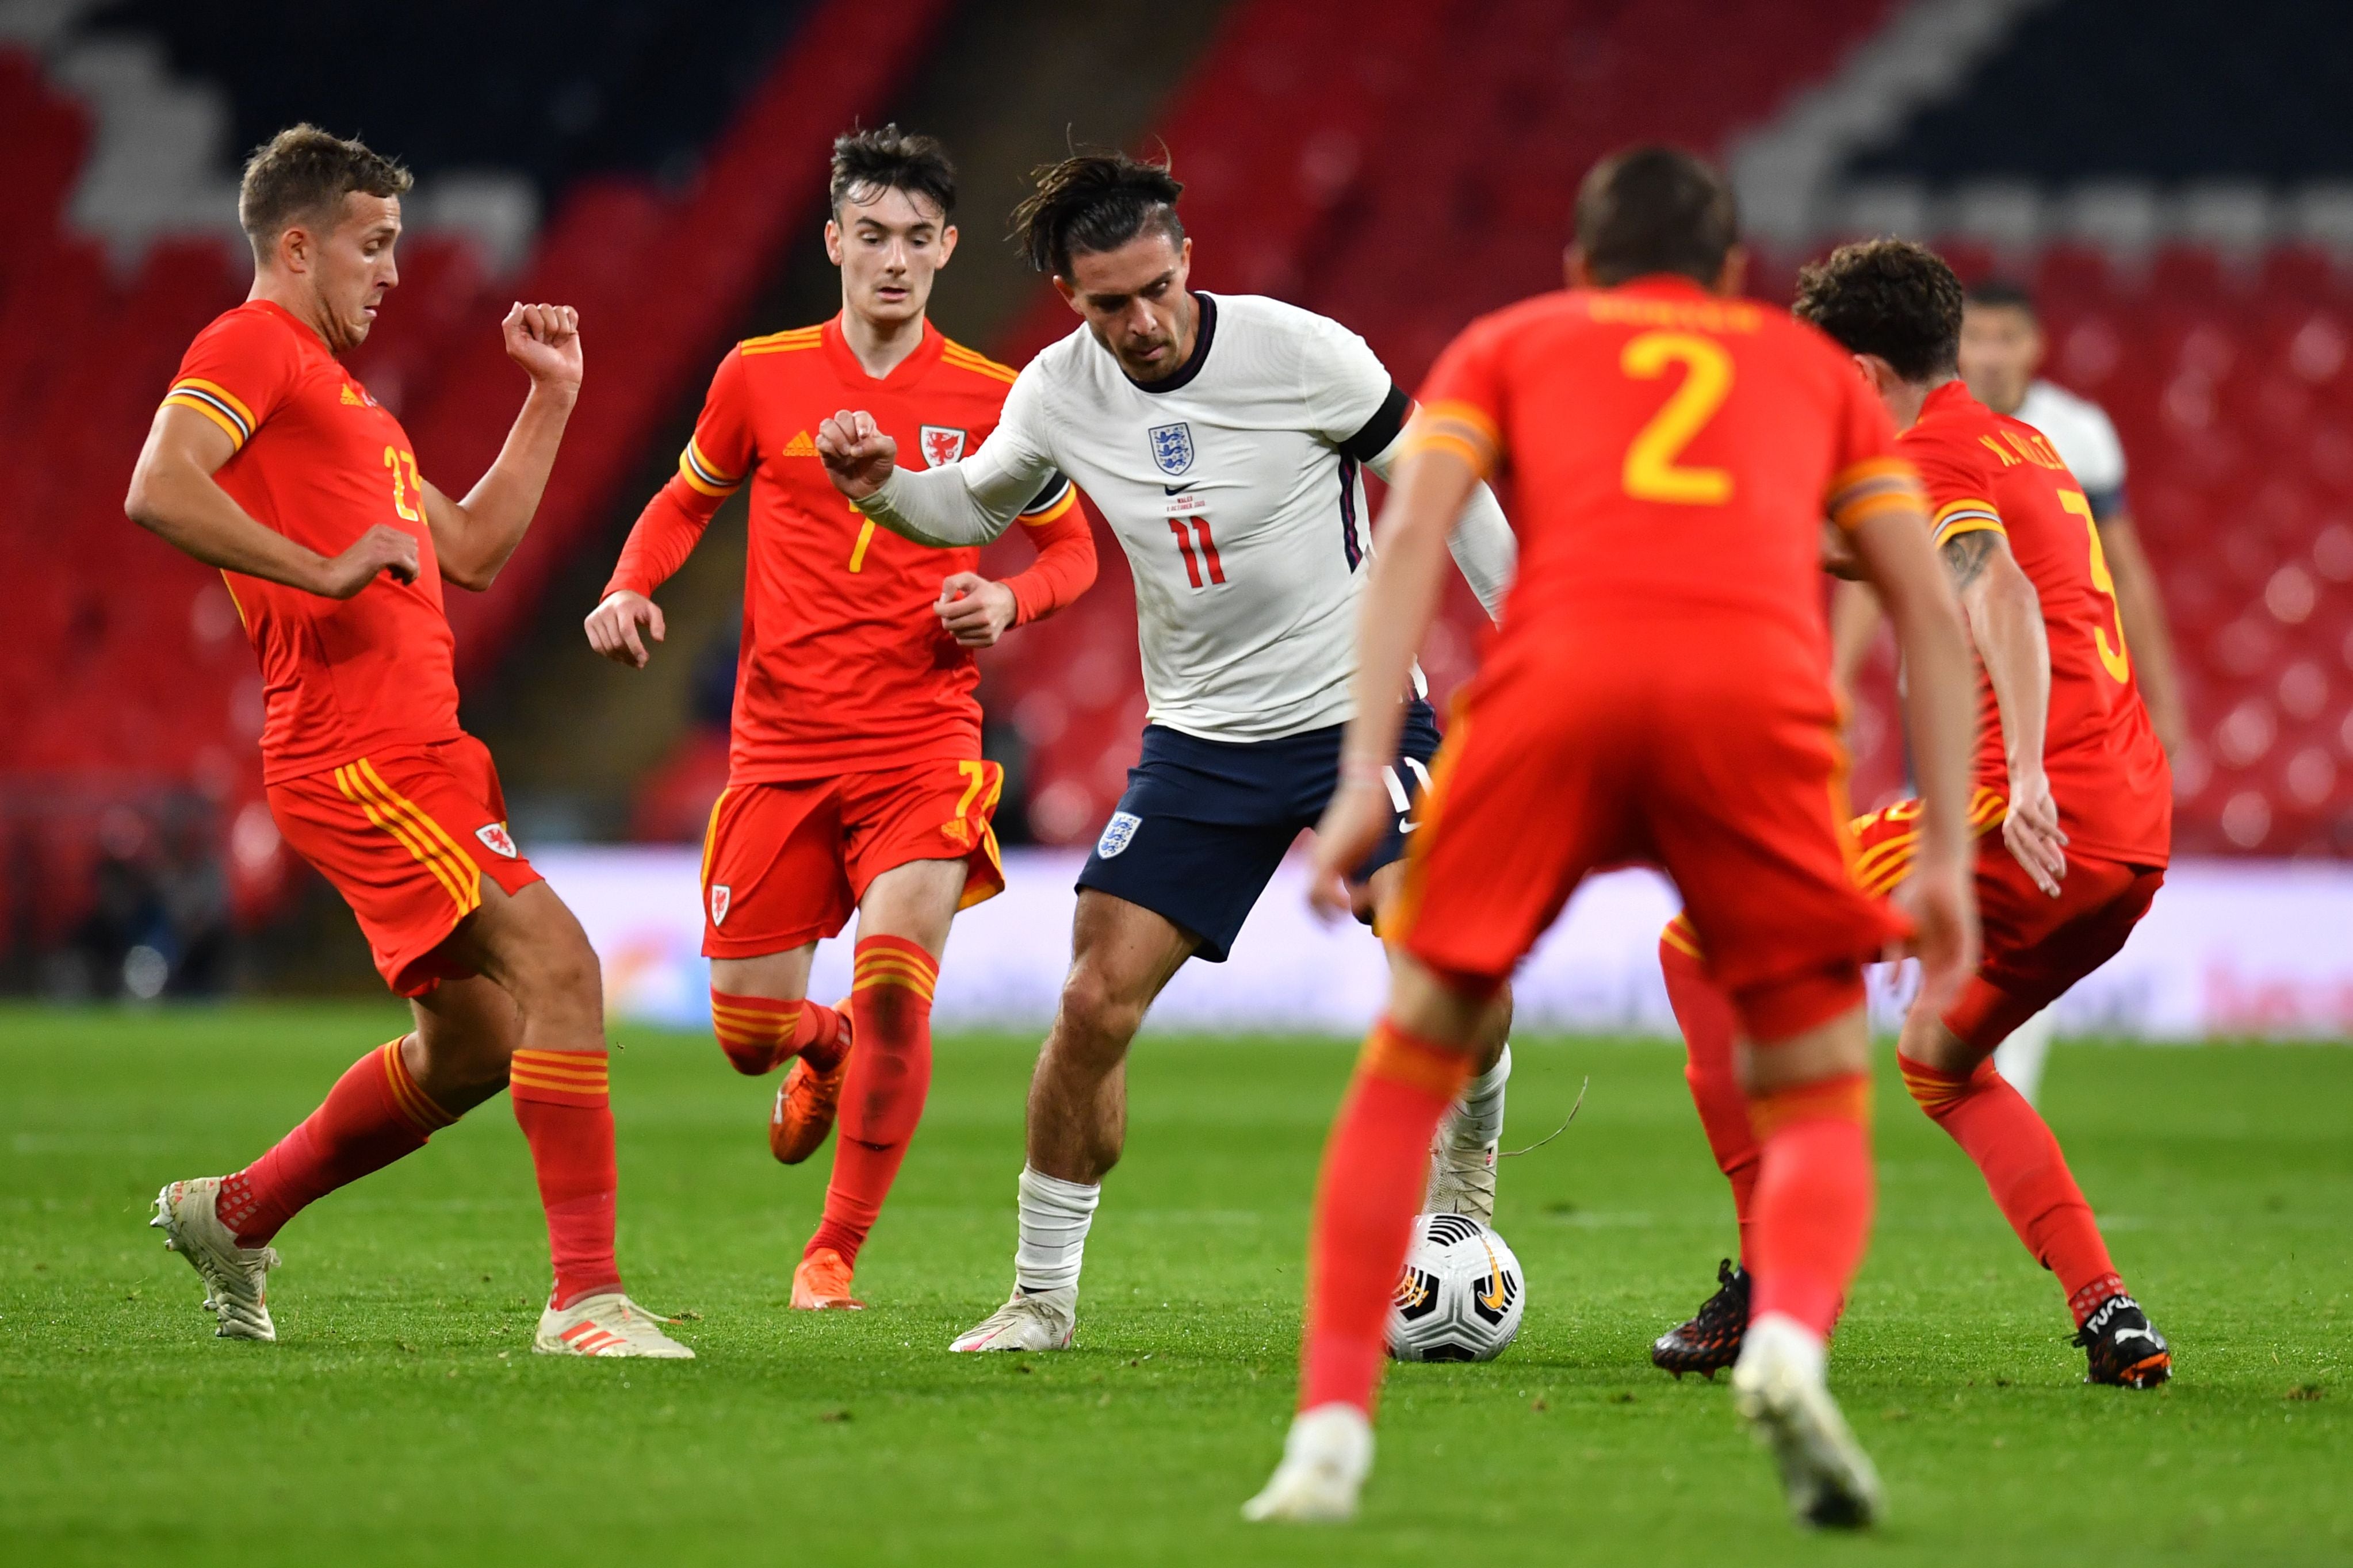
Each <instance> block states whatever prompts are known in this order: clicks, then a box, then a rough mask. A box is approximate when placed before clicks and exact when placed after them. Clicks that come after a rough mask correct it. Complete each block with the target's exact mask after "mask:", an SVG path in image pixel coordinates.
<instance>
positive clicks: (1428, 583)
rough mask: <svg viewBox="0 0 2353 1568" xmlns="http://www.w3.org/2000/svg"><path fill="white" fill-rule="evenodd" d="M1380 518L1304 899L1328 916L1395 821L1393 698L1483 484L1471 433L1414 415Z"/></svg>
mask: <svg viewBox="0 0 2353 1568" xmlns="http://www.w3.org/2000/svg"><path fill="white" fill-rule="evenodd" d="M1417 427H1418V429H1419V432H1420V433H1419V435H1416V434H1414V433H1412V432H1409V435H1408V437H1407V444H1406V449H1405V451H1404V453H1403V454H1402V455H1401V456H1400V458H1399V459H1398V466H1397V477H1396V480H1395V482H1394V484H1393V485H1392V486H1391V488H1390V491H1389V503H1388V509H1387V510H1386V511H1384V512H1383V514H1382V517H1381V531H1380V550H1379V552H1378V553H1377V554H1376V555H1375V556H1374V557H1373V563H1372V569H1371V574H1370V575H1369V576H1368V577H1367V578H1366V582H1365V595H1364V602H1363V604H1362V605H1360V606H1359V608H1358V611H1357V618H1356V682H1355V694H1354V695H1355V701H1356V717H1355V718H1353V719H1351V720H1349V721H1348V731H1347V738H1346V740H1345V742H1342V745H1341V751H1340V787H1339V788H1338V789H1337V790H1336V791H1335V792H1334V794H1333V796H1332V803H1331V805H1329V806H1327V807H1326V808H1325V809H1324V819H1323V820H1322V821H1321V822H1319V823H1317V824H1316V826H1315V845H1314V850H1313V852H1312V854H1311V858H1310V881H1309V885H1308V900H1309V901H1310V903H1312V904H1313V905H1314V909H1315V910H1316V911H1317V912H1318V913H1319V914H1321V915H1323V916H1324V917H1325V918H1326V919H1331V920H1336V919H1339V918H1341V917H1343V916H1345V915H1348V914H1350V913H1352V912H1353V910H1354V908H1355V901H1354V900H1353V899H1352V897H1351V895H1350V889H1349V887H1348V883H1347V870H1348V868H1350V867H1353V866H1357V865H1361V864H1362V863H1363V862H1364V860H1365V858H1366V856H1367V855H1369V854H1370V853H1371V852H1372V849H1373V847H1374V846H1375V845H1376V844H1377V843H1379V842H1380V838H1381V836H1382V834H1384V833H1386V832H1387V831H1388V827H1389V825H1390V823H1391V822H1392V821H1393V820H1395V816H1396V808H1395V807H1394V806H1393V805H1391V803H1390V801H1389V797H1388V786H1387V785H1386V784H1384V783H1383V782H1382V778H1381V770H1382V769H1383V768H1385V767H1387V766H1388V763H1389V760H1390V759H1391V758H1393V757H1395V756H1396V755H1397V746H1398V730H1399V727H1400V726H1401V725H1402V724H1403V722H1404V718H1405V710H1404V707H1403V704H1402V703H1401V702H1400V701H1399V698H1400V697H1401V696H1402V695H1403V693H1404V692H1405V691H1406V690H1407V689H1408V686H1409V682H1410V680H1411V679H1412V674H1413V658H1414V655H1415V653H1417V652H1418V651H1419V649H1420V647H1421V642H1422V638H1423V637H1426V636H1428V635H1429V632H1430V622H1431V620H1433V619H1434V618H1435V617H1436V616H1437V614H1438V604H1439V591H1440V585H1441V583H1442V580H1443V576H1444V573H1445V569H1446V560H1447V539H1448V535H1449V534H1450V533H1451V532H1452V531H1453V527H1454V520H1455V519H1456V518H1458V517H1460V516H1461V515H1462V507H1463V503H1464V502H1465V501H1467V500H1470V498H1471V494H1472V490H1473V489H1475V488H1476V487H1477V486H1478V485H1479V483H1480V474H1479V471H1478V468H1475V467H1473V464H1472V458H1471V457H1470V456H1468V455H1466V452H1467V451H1468V449H1469V448H1468V447H1467V446H1466V442H1467V441H1468V440H1469V439H1470V438H1471V437H1472V436H1477V437H1478V438H1479V439H1481V440H1483V436H1479V433H1476V432H1472V433H1470V435H1468V436H1466V434H1464V433H1461V432H1458V431H1456V430H1455V429H1454V428H1453V426H1452V424H1451V422H1448V421H1445V420H1443V419H1440V420H1434V421H1433V420H1428V419H1427V418H1426V416H1425V418H1424V419H1420V420H1417Z"/></svg>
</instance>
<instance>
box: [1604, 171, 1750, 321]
mask: <svg viewBox="0 0 2353 1568" xmlns="http://www.w3.org/2000/svg"><path fill="white" fill-rule="evenodd" d="M1739 238H1740V219H1739V213H1738V209H1737V208H1736V206H1735V205H1734V203H1733V199H1732V186H1731V185H1730V184H1729V183H1727V182H1726V181H1725V177H1724V176H1723V174H1719V173H1718V172H1717V171H1716V169H1715V165H1713V164H1711V163H1708V162H1707V160H1705V159H1704V158H1702V157H1700V156H1698V155H1697V154H1696V153H1686V152H1684V151H1683V149H1682V148H1680V147H1661V146H1646V147H1629V148H1627V149H1626V150H1625V151H1624V152H1622V153H1611V154H1610V155H1609V157H1607V158H1604V159H1602V160H1601V162H1599V163H1596V164H1594V165H1593V169H1592V172H1591V173H1590V174H1587V175H1586V176H1585V183H1584V184H1582V185H1579V186H1578V187H1577V250H1578V252H1579V253H1580V254H1581V255H1582V256H1583V257H1584V258H1585V269H1586V271H1587V272H1588V274H1590V275H1591V277H1592V279H1593V280H1594V281H1595V282H1596V283H1599V284H1600V285H1601V286H1602V287H1604V288H1609V287H1611V286H1613V285H1616V284H1620V283H1623V282H1625V281H1626V280H1627V279H1630V278H1644V277H1648V276H1650V275H1651V274H1653V273H1660V272H1671V273H1675V274H1678V275H1680V276H1682V277H1684V278H1689V279H1693V280H1694V282H1698V283H1702V284H1707V285H1713V284H1714V283H1715V280H1716V279H1717V278H1718V277H1720V276H1721V275H1722V274H1723V271H1724V258H1725V257H1726V256H1729V255H1730V254H1731V253H1732V247H1733V246H1734V245H1736V244H1737V243H1738V242H1739Z"/></svg>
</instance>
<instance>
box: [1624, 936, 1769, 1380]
mask: <svg viewBox="0 0 2353 1568" xmlns="http://www.w3.org/2000/svg"><path fill="white" fill-rule="evenodd" d="M1659 970H1660V973H1662V975H1664V976H1665V978H1666V983H1667V1001H1668V1003H1669V1004H1670V1005H1672V1007H1673V1008H1674V1012H1675V1022H1676V1024H1677V1025H1678V1026H1680V1027H1681V1028H1682V1030H1683V1045H1684V1047H1685V1049H1686V1052H1687V1057H1686V1059H1685V1061H1684V1064H1683V1080H1684V1081H1685V1082H1686V1083H1688V1084H1689V1085H1690V1086H1691V1095H1692V1103H1693V1105H1694V1106H1695V1107H1697V1108H1698V1110H1699V1121H1700V1126H1701V1128H1702V1129H1703V1130H1704V1131H1705V1132H1706V1133H1707V1143H1708V1148H1709V1149H1710V1150H1711V1151H1713V1152H1715V1163H1716V1168H1717V1169H1718V1170H1720V1171H1722V1172H1723V1173H1724V1176H1725V1180H1726V1181H1727V1182H1729V1183H1731V1184H1732V1208H1733V1215H1734V1217H1735V1218H1736V1220H1737V1222H1738V1224H1739V1226H1740V1259H1739V1261H1738V1262H1737V1263H1735V1262H1734V1261H1733V1260H1732V1259H1730V1258H1725V1259H1724V1260H1723V1261H1722V1262H1721V1263H1719V1264H1718V1265H1717V1266H1716V1271H1715V1279H1716V1290H1715V1294H1714V1295H1712V1296H1710V1297H1709V1298H1708V1299H1707V1300H1705V1301H1704V1302H1703V1303H1701V1305H1700V1309H1699V1310H1698V1311H1697V1312H1694V1314H1692V1316H1691V1317H1690V1318H1688V1319H1686V1320H1685V1321H1683V1322H1681V1323H1678V1324H1677V1325H1675V1326H1674V1327H1673V1328H1672V1329H1669V1330H1668V1331H1666V1332H1665V1333H1663V1334H1661V1335H1660V1336H1659V1337H1658V1338H1657V1339H1656V1340H1654V1341H1652V1342H1651V1364H1652V1365H1653V1366H1656V1367H1658V1368H1660V1369H1661V1370H1662V1371H1665V1372H1671V1373H1674V1374H1675V1375H1676V1376H1677V1377H1678V1378H1680V1377H1682V1376H1683V1373H1687V1372H1695V1373H1700V1374H1701V1375H1702V1376H1704V1377H1705V1378H1707V1379H1708V1380H1709V1381H1710V1382H1713V1381H1715V1374H1716V1373H1718V1372H1720V1371H1722V1370H1723V1369H1724V1368H1725V1367H1727V1366H1730V1365H1731V1364H1732V1363H1734V1362H1735V1361H1737V1360H1738V1359H1739V1357H1740V1341H1741V1336H1742V1335H1743V1334H1745V1333H1746V1332H1747V1331H1748V1295H1749V1284H1750V1281H1749V1276H1748V1249H1749V1232H1750V1229H1751V1227H1752V1226H1753V1225H1754V1223H1755V1219H1756V1213H1755V1211H1756V1194H1757V1169H1758V1164H1759V1159H1760V1155H1759V1151H1758V1149H1757V1135H1756V1132H1755V1131H1754V1130H1753V1129H1751V1128H1750V1126H1749V1124H1748V1097H1747V1095H1746V1094H1745V1093H1743V1092H1742V1091H1741V1088H1740V1079H1739V1076H1738V1074H1737V1073H1736V1072H1735V1070H1734V1068H1733V1045H1734V1042H1735V1040H1736V1038H1737V1037H1738V1036H1739V1033H1740V1024H1739V1019H1738V1017H1737V1016H1736V1015H1735V1013H1734V1012H1733V1009H1732V999H1731V998H1730V997H1728V996H1726V995H1725V994H1724V992H1723V989H1722V988H1721V987H1719V986H1718V985H1717V984H1715V981H1714V980H1712V979H1710V978H1709V977H1708V973H1707V969H1706V966H1705V965H1704V964H1703V963H1701V962H1700V957H1699V949H1698V937H1697V935H1696V933H1694V931H1692V929H1691V923H1690V922H1689V921H1686V920H1684V919H1683V917H1682V916H1680V915H1678V916H1676V917H1675V919H1674V921H1672V923H1671V924H1669V925H1668V927H1667V930H1666V932H1665V934H1664V935H1662V936H1661V937H1660V939H1659Z"/></svg>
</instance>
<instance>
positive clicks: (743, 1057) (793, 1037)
mask: <svg viewBox="0 0 2353 1568" xmlns="http://www.w3.org/2000/svg"><path fill="white" fill-rule="evenodd" d="M711 1029H712V1033H713V1034H715V1035H717V1036H718V1037H719V1048H720V1049H721V1050H723V1051H725V1052H726V1053H727V1059H728V1061H730V1062H731V1063H733V1065H734V1068H735V1070H736V1071H737V1072H740V1073H742V1074H744V1076H745V1077H747V1078H758V1077H760V1076H761V1075H762V1074H764V1073H770V1072H774V1071H776V1068H777V1067H778V1066H779V1065H780V1064H782V1063H784V1062H786V1061H788V1060H790V1059H791V1058H794V1057H799V1056H805V1057H807V1058H808V1060H809V1065H810V1066H811V1067H813V1068H817V1069H818V1071H820V1072H822V1071H824V1070H826V1069H827V1068H830V1067H832V1066H833V1065H834V1063H836V1062H837V1061H839V1060H840V1059H841V1056H840V1047H839V1045H838V1044H837V1043H836V1042H837V1041H839V1038H840V1036H841V1015H840V1014H839V1013H837V1012H835V1011H834V1010H833V1009H832V1008H830V1007H828V1006H825V1005H821V1004H819V1003H816V1002H807V1001H799V1002H780V1001H778V1000H776V998H775V997H773V996H731V995H729V994H727V993H726V992H724V991H721V990H718V989H716V988H713V990H712V993H711ZM819 1042H823V1043H822V1044H819Z"/></svg>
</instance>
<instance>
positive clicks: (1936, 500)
mask: <svg viewBox="0 0 2353 1568" xmlns="http://www.w3.org/2000/svg"><path fill="white" fill-rule="evenodd" d="M1897 445H1898V449H1899V450H1901V451H1902V452H1903V454H1904V455H1905V457H1907V458H1910V459H1911V460H1912V466H1913V467H1914V468H1917V469H1919V470H1920V483H1921V486H1922V488H1924V489H1926V491H1927V493H1928V521H1929V523H1930V524H1931V528H1932V531H1933V534H1934V537H1935V539H1936V543H1937V544H1939V545H1942V544H1943V543H1944V542H1946V541H1947V540H1948V539H1951V538H1953V537H1955V536H1956V535H1957V534H1963V533H1980V532H1992V533H2000V534H2007V533H2008V532H2009V530H2008V529H2007V528H2005V527H2003V526H2002V521H2001V510H2000V508H1998V507H1997V506H1995V505H1994V500H1993V476H1994V470H1995V469H1996V468H1998V467H1999V464H1998V463H1997V462H1995V461H1992V460H1989V457H1988V454H1987V453H1986V450H1985V448H1984V447H1979V446H1978V445H1976V443H1975V441H1974V439H1973V438H1971V437H1968V435H1967V434H1966V433H1964V432H1959V431H1951V432H1947V431H1941V430H1939V431H1929V430H1923V429H1922V428H1920V427H1919V426H1916V425H1915V426H1913V427H1912V428H1911V429H1910V430H1907V431H1905V434H1904V438H1903V440H1902V441H1900V442H1899V443H1898V444H1897ZM2013 460H2014V459H2013Z"/></svg>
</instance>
